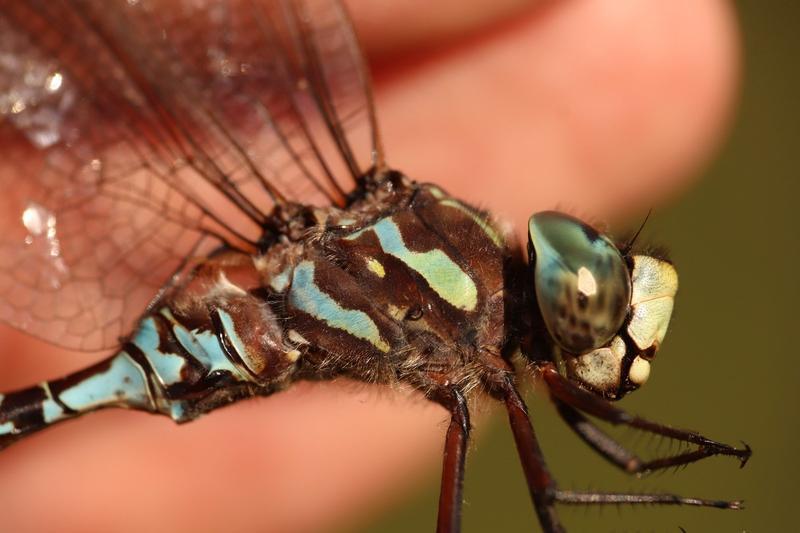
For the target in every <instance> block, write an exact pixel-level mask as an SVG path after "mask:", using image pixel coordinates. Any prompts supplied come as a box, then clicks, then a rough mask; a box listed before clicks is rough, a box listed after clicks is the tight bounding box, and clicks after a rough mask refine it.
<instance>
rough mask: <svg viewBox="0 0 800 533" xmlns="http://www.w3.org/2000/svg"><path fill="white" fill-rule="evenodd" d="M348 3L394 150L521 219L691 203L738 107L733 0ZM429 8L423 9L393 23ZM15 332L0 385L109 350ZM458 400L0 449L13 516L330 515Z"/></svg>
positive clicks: (360, 399) (394, 398) (429, 434)
mask: <svg viewBox="0 0 800 533" xmlns="http://www.w3.org/2000/svg"><path fill="white" fill-rule="evenodd" d="M348 4H349V5H350V7H351V10H352V13H353V17H354V19H355V21H356V25H357V29H358V31H359V32H360V34H361V36H362V40H363V44H364V46H365V48H366V51H367V54H368V55H369V56H370V58H371V62H372V63H373V65H372V66H373V69H374V71H375V79H376V98H377V107H378V111H379V118H380V122H381V129H382V132H383V137H384V144H385V146H386V151H387V159H388V162H389V164H390V165H393V166H395V167H397V168H399V169H400V170H402V171H403V172H405V173H407V174H408V175H410V176H411V177H413V178H414V179H417V180H420V181H433V182H436V183H438V184H440V185H442V186H443V187H444V188H446V189H447V190H449V191H451V192H453V193H457V195H458V196H460V197H463V198H464V199H466V200H470V201H474V202H476V203H478V204H479V205H481V206H483V207H487V208H490V209H492V210H494V211H495V212H496V213H497V214H498V215H499V216H500V217H501V218H503V219H505V220H508V221H509V222H511V223H512V224H513V227H514V228H515V230H516V231H517V233H518V235H520V236H522V235H524V229H525V221H526V219H527V217H528V216H529V215H530V214H531V213H532V212H534V211H537V210H541V209H549V208H554V207H559V206H560V207H562V208H567V209H568V210H570V211H572V212H574V213H577V214H581V215H584V216H588V217H590V218H593V219H600V220H607V219H612V220H613V219H617V218H620V217H623V216H625V215H631V214H635V213H641V212H642V211H643V210H646V209H647V208H648V207H651V206H657V205H660V204H662V203H663V202H665V201H668V200H670V199H672V198H675V197H676V196H677V195H678V193H680V192H681V191H684V190H686V189H687V188H688V187H690V186H691V183H692V180H693V179H694V178H695V177H696V176H697V173H698V170H699V169H700V168H701V166H702V164H703V163H704V162H706V161H708V159H709V157H710V156H711V155H712V154H713V150H714V148H715V147H716V146H718V144H719V141H720V139H721V137H722V134H723V133H724V131H725V129H726V128H725V127H726V125H727V123H728V120H729V118H730V114H731V113H730V112H731V108H732V105H731V104H732V102H733V100H734V96H735V86H736V81H737V74H738V52H739V48H738V42H737V34H736V28H735V21H734V19H733V16H732V13H731V8H730V6H729V5H728V4H727V3H725V2H723V1H721V0H673V1H671V2H640V1H637V0H584V1H574V2H567V1H565V2H548V3H546V4H542V5H534V6H532V7H527V6H523V7H520V6H519V5H518V4H520V2H516V1H513V0H502V1H498V0H473V1H472V2H471V3H470V5H469V6H468V7H463V6H461V2H456V1H454V0H451V1H447V2H437V3H435V5H434V6H433V7H428V5H427V4H426V3H423V2H421V1H420V0H414V1H411V0H407V1H401V0H393V1H392V2H391V3H390V2H380V3H379V4H381V5H382V6H391V9H392V11H391V12H389V14H387V12H386V11H382V10H379V9H377V8H376V7H375V5H376V4H378V3H375V2H370V0H353V1H351V2H348ZM423 5H424V6H425V7H424V9H423V8H422V7H420V6H423ZM386 9H389V8H386ZM421 12H424V13H425V22H424V23H423V22H420V23H419V24H406V23H405V22H404V23H402V24H401V23H399V22H398V21H401V20H402V21H413V20H419V19H418V18H417V19H415V17H420V13H421ZM509 17H510V18H511V19H513V20H509ZM3 333H4V335H3V337H2V339H3V340H2V345H3V350H2V355H0V390H10V389H13V388H18V387H21V386H26V385H29V384H31V383H33V382H36V381H39V380H42V379H47V378H54V377H57V376H58V375H61V374H63V373H66V372H69V371H74V370H75V369H77V368H79V367H81V366H83V365H85V364H87V363H89V362H90V361H93V360H96V359H97V355H87V354H67V353H65V352H64V351H61V350H57V349H54V348H50V347H48V346H47V345H45V344H43V343H41V342H39V341H36V340H32V339H30V338H28V337H26V336H24V335H21V334H18V333H14V332H10V331H7V330H4V331H3ZM446 416H447V415H446V413H445V412H444V410H443V409H441V408H439V407H437V406H435V405H430V404H427V403H426V402H425V401H424V400H421V399H420V398H418V397H417V396H415V395H414V394H409V393H407V392H402V391H394V392H392V391H385V390H376V389H373V388H369V387H366V386H357V385H353V384H347V383H344V384H343V383H315V384H300V385H298V386H296V387H294V388H292V389H291V390H290V391H287V392H285V393H281V394H279V395H276V396H274V397H271V398H268V399H264V400H256V401H251V402H242V403H240V404H237V405H236V406H234V407H230V408H227V409H223V410H221V411H219V412H215V413H213V414H212V415H210V416H208V417H205V418H203V419H201V420H199V421H196V422H193V423H191V424H188V425H185V426H181V427H175V426H174V425H173V424H172V423H171V422H170V421H169V420H166V419H164V418H162V417H153V416H149V415H146V414H144V413H135V412H125V411H106V412H102V413H97V414H93V415H91V416H88V417H86V418H84V419H82V420H80V421H78V422H71V423H68V424H65V425H62V426H61V427H59V428H57V429H52V430H49V431H45V432H43V433H42V434H40V435H37V436H35V437H33V438H31V439H29V440H27V441H23V442H22V443H20V444H16V445H14V446H13V447H11V448H9V449H8V450H5V451H3V452H2V453H0V529H3V530H4V531H15V532H23V531H65V532H69V531H76V532H77V531H184V530H186V531H221V530H225V531H320V530H327V529H329V528H330V527H331V526H332V525H333V524H342V523H347V522H348V521H351V520H353V519H354V517H356V516H358V515H359V514H360V513H363V512H365V511H369V510H370V509H375V508H376V507H379V506H381V505H384V506H385V505H386V504H387V502H389V501H391V496H392V494H396V493H397V491H398V487H400V488H403V487H406V488H407V487H409V486H410V485H411V483H413V482H414V481H415V480H416V479H418V477H419V476H420V474H421V473H423V472H425V471H426V470H425V467H432V466H434V465H437V464H438V461H439V457H440V454H441V446H442V442H443V432H444V429H445V428H446ZM510 453H513V452H510ZM431 527H433V524H431Z"/></svg>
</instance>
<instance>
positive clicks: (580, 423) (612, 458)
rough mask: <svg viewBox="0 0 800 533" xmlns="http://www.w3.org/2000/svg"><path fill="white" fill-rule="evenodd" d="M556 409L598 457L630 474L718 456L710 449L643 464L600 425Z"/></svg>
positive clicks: (562, 408)
mask: <svg viewBox="0 0 800 533" xmlns="http://www.w3.org/2000/svg"><path fill="white" fill-rule="evenodd" d="M554 402H555V404H556V409H557V410H558V414H559V415H561V418H562V419H563V420H564V422H566V424H567V425H568V426H569V427H570V429H572V431H574V432H575V433H576V434H577V435H578V436H579V437H580V438H581V439H582V440H583V441H584V442H585V443H586V444H588V445H589V446H590V447H591V448H592V449H593V450H594V451H596V452H597V453H599V454H600V455H601V456H603V457H604V458H605V459H607V460H608V461H609V462H610V463H611V464H613V465H614V466H616V467H618V468H620V469H621V470H624V471H625V472H627V473H629V474H637V475H639V474H646V473H649V472H653V471H654V470H660V469H663V468H669V467H673V466H680V465H686V464H689V463H693V462H695V461H699V460H700V459H703V458H705V457H709V456H712V455H715V451H714V450H712V449H710V448H699V449H697V450H692V451H688V452H683V453H678V454H675V455H670V456H667V457H662V458H659V459H654V460H652V461H643V460H641V459H640V458H639V457H637V456H636V454H634V453H633V452H631V451H630V450H628V449H627V448H625V447H624V446H623V445H622V444H620V443H619V442H617V441H616V440H615V439H613V438H612V437H610V436H609V435H607V434H606V433H604V432H603V430H601V429H600V428H599V427H597V425H595V424H594V423H592V422H591V421H590V420H588V419H587V418H586V417H585V416H583V414H581V412H580V411H578V410H577V409H575V408H574V407H572V406H570V405H567V404H565V403H564V402H562V401H561V400H558V399H555V398H554Z"/></svg>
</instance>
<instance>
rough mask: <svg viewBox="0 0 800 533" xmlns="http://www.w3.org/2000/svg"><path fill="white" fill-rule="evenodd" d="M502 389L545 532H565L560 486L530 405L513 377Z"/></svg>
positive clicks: (537, 511)
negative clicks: (558, 508) (558, 506)
mask: <svg viewBox="0 0 800 533" xmlns="http://www.w3.org/2000/svg"><path fill="white" fill-rule="evenodd" d="M500 386H501V390H500V392H501V393H502V395H503V401H504V402H505V405H506V410H507V411H508V419H509V422H510V424H511V432H512V433H513V434H514V442H515V443H516V445H517V454H518V455H519V459H520V462H521V463H522V470H523V471H524V473H525V479H526V480H527V482H528V490H529V491H530V493H531V499H532V500H533V505H534V506H535V508H536V514H537V515H538V517H539V522H540V523H541V525H542V530H543V531H544V533H563V532H564V528H563V526H562V525H561V522H560V521H559V519H558V514H557V513H556V509H555V498H556V494H557V493H558V490H557V488H556V483H555V481H554V480H553V478H552V476H551V475H550V472H549V471H548V470H547V465H546V464H545V461H544V456H543V455H542V449H541V448H540V447H539V441H538V440H537V439H536V433H535V432H534V430H533V425H531V420H530V417H529V416H528V408H527V407H526V405H525V402H524V401H523V399H522V397H521V396H520V394H519V391H517V388H516V386H515V385H514V382H513V381H512V378H511V377H508V378H506V379H505V380H504V382H503V383H502V384H501V385H500Z"/></svg>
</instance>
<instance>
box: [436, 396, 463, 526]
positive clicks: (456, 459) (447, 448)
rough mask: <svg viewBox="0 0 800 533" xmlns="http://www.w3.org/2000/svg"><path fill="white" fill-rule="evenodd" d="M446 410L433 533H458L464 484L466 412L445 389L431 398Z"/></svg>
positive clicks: (461, 403) (459, 402) (455, 397)
mask: <svg viewBox="0 0 800 533" xmlns="http://www.w3.org/2000/svg"><path fill="white" fill-rule="evenodd" d="M431 399H433V400H434V401H436V402H437V403H440V404H442V405H443V406H444V407H446V408H447V410H448V411H450V425H449V427H448V428H447V437H446V438H445V444H444V459H443V464H442V484H441V489H440V492H439V514H438V518H437V521H436V531H437V533H458V531H460V530H461V502H462V487H463V483H464V460H465V458H466V455H467V442H468V441H469V431H470V422H469V410H468V409H467V402H466V400H465V399H464V395H463V394H462V393H461V391H459V390H458V389H455V388H448V389H444V390H443V391H440V392H439V393H438V394H435V395H433V396H432V398H431Z"/></svg>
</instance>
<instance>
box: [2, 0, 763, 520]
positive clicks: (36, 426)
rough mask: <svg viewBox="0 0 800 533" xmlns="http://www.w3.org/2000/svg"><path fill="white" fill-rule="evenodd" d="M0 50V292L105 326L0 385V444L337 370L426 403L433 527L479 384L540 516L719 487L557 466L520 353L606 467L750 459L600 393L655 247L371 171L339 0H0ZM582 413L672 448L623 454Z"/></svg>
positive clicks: (41, 310)
mask: <svg viewBox="0 0 800 533" xmlns="http://www.w3.org/2000/svg"><path fill="white" fill-rule="evenodd" d="M112 6H113V8H112ZM0 54H2V56H0V57H1V58H2V61H1V62H0V117H1V118H0V140H1V141H2V143H3V146H4V157H3V160H2V161H0V176H3V179H4V180H5V181H7V182H8V186H7V187H6V190H7V195H6V197H5V198H4V200H3V202H4V208H3V210H2V215H1V216H2V222H1V223H2V227H3V229H4V232H3V234H2V236H1V237H0V296H1V297H2V300H0V319H2V320H3V321H5V322H7V323H9V324H11V325H13V326H15V327H17V328H19V329H22V330H24V331H28V332H30V333H31V334H33V335H36V336H38V337H40V338H43V339H45V340H47V341H50V342H53V343H55V344H58V345H60V346H64V347H69V348H75V349H82V350H90V351H100V350H104V351H109V352H111V355H110V356H109V357H107V358H106V359H104V360H102V361H101V362H99V363H97V364H95V365H93V366H90V367H88V368H85V369H82V370H79V371H77V372H75V373H73V374H70V375H68V376H66V377H63V378H61V379H55V380H51V381H47V382H43V383H40V384H37V385H34V386H31V387H29V388H25V389H22V390H18V391H12V392H7V393H5V394H4V395H0V448H4V447H6V446H8V445H10V444H12V443H14V442H17V441H19V440H21V439H23V438H25V437H27V436H28V435H30V434H32V433H34V432H36V431H39V430H41V429H44V428H46V427H49V426H51V425H54V424H57V423H59V422H61V421H64V420H68V419H72V418H75V417H77V416H80V415H83V414H85V413H88V412H91V411H95V410H98V409H103V408H110V407H122V408H129V409H137V410H143V411H147V412H151V413H154V414H159V415H165V416H168V417H170V418H172V419H173V420H175V421H176V422H179V423H183V422H189V421H192V420H194V419H196V418H197V417H199V416H201V415H203V414H205V413H207V412H210V411H213V410H215V409H217V408H219V407H222V406H225V405H228V404H231V403H234V402H236V401H239V400H242V399H246V398H251V397H256V396H269V395H272V394H274V393H277V392H279V391H281V390H284V389H286V388H287V387H289V386H291V385H292V384H293V383H296V382H298V381H302V380H322V379H335V378H339V377H346V378H351V379H355V380H360V381H364V382H368V383H378V384H387V385H392V384H401V385H405V386H408V387H411V388H412V389H415V390H417V391H419V393H420V394H422V395H424V396H425V397H426V398H427V399H429V400H430V401H432V402H435V403H437V404H440V405H441V406H443V407H444V408H445V409H446V410H447V411H448V412H449V413H450V417H451V421H450V425H449V427H448V430H447V433H446V438H445V452H444V461H443V472H442V484H441V493H440V500H439V517H438V523H437V529H438V530H439V531H442V532H445V531H458V530H459V529H460V511H461V501H462V495H461V490H462V480H463V473H464V467H465V456H466V449H467V444H468V441H469V436H470V430H471V424H470V414H469V407H468V406H469V402H470V401H473V400H477V399H481V398H485V399H489V400H495V401H499V402H501V403H502V404H503V405H504V406H505V408H506V410H507V412H508V417H509V422H510V425H511V429H512V432H513V434H514V438H515V441H516V444H517V451H518V454H519V458H520V461H521V464H522V467H523V470H524V472H525V476H526V479H527V482H528V486H529V489H530V493H531V497H532V500H533V503H534V505H535V508H536V511H537V515H538V517H539V520H540V523H541V525H542V528H543V529H544V530H545V531H547V532H557V531H563V526H562V525H561V522H560V520H559V517H558V514H557V512H556V505H557V504H585V505H603V504H619V503H626V504H665V505H674V504H683V505H697V506H706V507H717V508H725V509H737V508H740V507H741V503H740V502H738V501H720V500H705V499H698V498H686V497H681V496H677V495H673V494H647V493H601V492H576V491H569V490H562V489H560V488H559V486H558V484H557V483H556V481H555V478H554V477H553V476H552V475H551V474H550V472H549V470H548V469H547V466H546V463H545V461H544V458H543V456H542V452H541V449H540V447H539V444H538V441H537V438H536V434H535V432H534V429H533V426H532V425H531V422H530V419H529V416H528V412H527V407H526V406H525V403H524V401H523V400H522V397H521V396H520V394H519V392H518V388H517V387H518V382H519V380H520V379H521V378H522V377H524V375H525V374H527V373H531V374H533V375H534V377H536V378H537V379H538V380H539V381H540V382H541V383H543V384H545V386H546V387H547V390H548V392H549V394H550V396H551V398H552V400H553V402H554V403H555V405H556V407H557V410H558V413H559V414H560V415H561V417H562V418H563V419H564V421H565V422H566V423H567V424H568V425H569V427H570V428H571V429H573V430H574V431H575V433H577V434H578V435H579V436H580V437H581V438H582V439H583V440H585V441H587V442H588V443H589V444H590V446H591V447H592V448H593V449H594V450H595V451H597V452H598V453H600V454H601V455H602V456H603V457H605V458H606V459H607V460H609V461H610V462H611V463H612V464H614V465H616V466H618V467H619V468H622V469H624V470H625V471H627V472H630V473H633V474H639V473H647V472H651V471H655V470H660V469H663V468H668V467H673V466H680V465H685V464H689V463H692V462H695V461H698V460H700V459H703V458H705V457H709V456H714V455H729V456H733V457H735V458H737V459H739V460H740V461H741V462H742V463H744V462H745V461H746V460H747V459H748V458H749V456H750V450H749V448H747V447H744V448H735V447H732V446H728V445H726V444H723V443H720V442H716V441H714V440H711V439H708V438H706V437H704V436H702V435H700V434H698V433H696V432H692V431H685V430H679V429H674V428H670V427H668V426H665V425H662V424H658V423H654V422H651V421H648V420H646V419H643V418H640V417H637V416H633V415H630V414H628V413H626V412H625V411H622V410H620V409H619V408H617V407H616V406H614V405H613V404H612V403H611V402H612V401H615V400H619V399H621V398H622V397H624V396H625V395H626V394H628V393H630V392H632V391H634V390H636V389H638V388H639V387H641V386H642V385H643V384H644V383H645V382H646V381H647V378H648V376H649V373H650V367H651V363H652V361H653V359H654V357H655V355H656V352H657V350H658V348H659V346H660V344H661V342H662V341H663V339H664V336H665V334H666V331H667V326H668V324H669V319H670V315H671V312H672V307H673V301H674V296H675V294H676V291H677V284H678V282H677V274H676V271H675V268H674V267H673V265H672V264H671V263H670V262H669V261H668V260H667V259H666V258H664V257H659V256H654V255H648V254H645V253H642V252H639V251H637V250H636V248H635V246H634V240H635V239H632V240H630V241H627V242H616V241H613V240H612V239H611V238H610V237H608V236H606V235H604V234H602V233H600V232H598V231H596V230H595V229H593V228H592V226H590V225H588V224H586V223H584V222H582V221H581V220H578V219H576V218H574V217H571V216H569V215H566V214H563V213H558V212H552V211H548V212H540V213H536V214H534V215H533V216H532V217H531V219H530V222H529V224H528V228H526V230H527V233H528V241H527V247H522V246H519V245H518V244H517V243H516V241H515V239H514V237H513V236H511V235H508V234H507V233H506V232H505V230H504V229H503V226H502V225H501V224H499V223H498V221H497V220H496V219H495V218H494V217H493V216H492V215H491V214H490V213H488V212H486V211H484V210H481V209H478V208H476V207H474V206H471V205H469V204H467V203H465V202H463V201H460V200H459V199H458V198H456V197H454V196H451V195H450V194H448V193H447V192H446V191H445V190H443V189H442V188H440V187H438V186H436V185H433V184H427V183H418V182H416V181H413V179H412V177H409V176H406V175H404V174H402V173H401V172H398V171H396V170H393V169H392V168H391V167H390V166H389V165H388V163H387V162H386V159H385V155H384V149H383V146H382V143H381V139H380V135H379V132H378V127H377V120H376V114H375V110H374V105H373V99H372V94H371V88H370V81H369V76H368V73H367V70H366V67H365V64H364V60H363V58H362V55H361V52H360V50H359V47H358V43H357V41H356V37H355V35H354V32H353V29H352V27H351V24H350V22H349V20H348V17H347V14H346V12H345V11H344V9H343V8H342V6H341V5H339V4H338V3H337V2H335V1H333V0H308V1H303V0H298V1H295V2H291V1H288V0H287V1H275V2H262V3H255V2H250V1H241V2H236V1H223V0H209V1H206V2H199V3H198V2H191V1H182V2H174V3H169V4H167V3H164V2H152V1H150V0H136V1H126V2H119V3H116V4H112V5H109V4H108V3H107V2H100V1H99V0H97V1H92V0H85V1H80V0H73V1H56V2H49V1H47V2H46V1H41V2H36V1H26V2H13V3H6V4H3V5H2V7H1V8H0ZM23 176H24V179H22V177H23ZM587 415H589V416H592V417H596V418H599V419H601V420H605V421H607V422H610V423H612V424H619V425H627V426H630V427H633V428H636V429H638V430H641V431H644V432H649V433H653V434H656V435H662V436H664V437H667V438H670V439H674V440H677V441H681V442H685V443H688V444H690V445H693V447H694V448H693V449H692V450H691V451H682V452H678V453H677V454H674V455H668V456H666V457H661V458H659V459H656V460H653V461H644V460H641V459H639V458H638V457H637V456H636V455H635V454H633V453H632V452H630V451H628V450H627V449H625V448H624V447H623V446H622V445H621V444H619V443H618V442H617V441H615V440H614V439H613V438H612V437H610V436H608V435H606V434H605V433H603V432H602V431H600V430H599V429H598V427H597V426H596V425H595V424H594V423H593V422H592V421H591V420H590V419H589V418H587Z"/></svg>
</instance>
